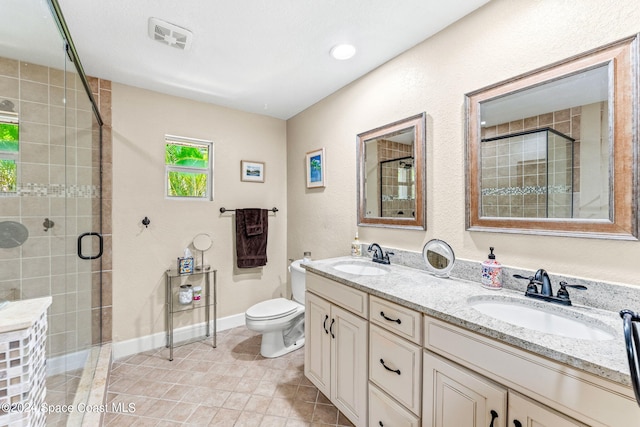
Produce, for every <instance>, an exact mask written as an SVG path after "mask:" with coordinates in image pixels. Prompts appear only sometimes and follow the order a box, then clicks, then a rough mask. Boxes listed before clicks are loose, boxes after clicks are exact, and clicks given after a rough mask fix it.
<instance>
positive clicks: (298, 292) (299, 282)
mask: <svg viewBox="0 0 640 427" xmlns="http://www.w3.org/2000/svg"><path fill="white" fill-rule="evenodd" d="M301 263H302V260H301V259H299V260H297V261H293V262H292V263H291V265H290V266H289V271H290V272H291V293H292V294H293V300H294V301H296V302H299V303H300V304H304V291H305V288H306V287H305V283H304V280H305V273H306V270H305V269H304V268H302V267H301V266H300V264H301Z"/></svg>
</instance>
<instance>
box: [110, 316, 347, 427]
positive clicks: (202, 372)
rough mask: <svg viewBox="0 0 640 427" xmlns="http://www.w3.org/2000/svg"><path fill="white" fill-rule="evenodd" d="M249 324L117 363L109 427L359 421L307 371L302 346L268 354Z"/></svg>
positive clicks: (314, 426)
mask: <svg viewBox="0 0 640 427" xmlns="http://www.w3.org/2000/svg"><path fill="white" fill-rule="evenodd" d="M260 339H261V337H260V335H259V334H256V333H254V332H252V331H249V330H248V329H246V328H245V327H244V326H243V327H239V328H235V329H231V330H228V331H223V332H220V333H219V334H218V347H217V348H213V347H212V346H211V342H210V341H199V342H195V343H191V344H186V345H184V346H181V347H177V348H175V349H174V360H173V361H172V362H170V361H169V360H167V356H168V350H167V349H165V348H161V349H158V350H155V351H149V352H145V353H140V354H137V355H133V356H129V357H126V358H122V359H118V360H115V361H114V362H113V365H112V370H111V376H110V380H109V385H108V394H107V401H108V402H109V405H111V403H112V402H113V403H116V405H117V404H118V403H122V404H124V405H120V407H128V405H129V404H134V405H135V413H125V412H120V413H117V412H108V413H106V414H105V417H104V423H103V425H104V426H109V427H112V426H113V427H116V426H117V427H119V426H124V425H126V426H217V427H224V426H238V427H239V426H258V427H267V426H269V427H270V426H284V427H298V426H311V427H317V426H327V427H329V426H353V424H351V423H350V422H349V421H348V420H347V419H346V418H345V417H344V415H342V414H341V413H340V412H339V411H338V410H337V409H336V407H335V406H333V405H332V404H331V403H330V402H329V401H328V399H327V398H326V397H325V396H324V395H323V394H322V393H320V392H318V389H317V388H316V387H315V386H313V384H311V382H309V380H307V379H306V378H305V376H304V373H303V368H304V350H302V349H301V350H297V351H294V352H293V353H289V354H288V355H285V356H282V357H279V358H275V359H266V358H264V357H262V356H261V355H260Z"/></svg>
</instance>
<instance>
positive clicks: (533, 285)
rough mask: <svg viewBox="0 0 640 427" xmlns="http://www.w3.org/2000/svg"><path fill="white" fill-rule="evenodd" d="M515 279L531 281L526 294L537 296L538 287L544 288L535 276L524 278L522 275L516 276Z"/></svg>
mask: <svg viewBox="0 0 640 427" xmlns="http://www.w3.org/2000/svg"><path fill="white" fill-rule="evenodd" d="M513 277H515V278H516V279H525V280H528V281H529V284H527V291H526V292H525V294H537V293H538V286H536V285H540V286H542V282H541V281H539V280H535V279H534V277H533V276H523V275H521V274H514V275H513Z"/></svg>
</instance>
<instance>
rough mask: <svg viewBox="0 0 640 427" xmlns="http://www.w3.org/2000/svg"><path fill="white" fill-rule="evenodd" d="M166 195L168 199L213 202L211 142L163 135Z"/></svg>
mask: <svg viewBox="0 0 640 427" xmlns="http://www.w3.org/2000/svg"><path fill="white" fill-rule="evenodd" d="M164 157H165V170H166V177H165V182H166V196H167V197H168V198H171V199H189V200H212V199H213V182H212V181H213V170H212V169H213V168H212V165H213V143H212V142H211V141H203V140H198V139H191V138H182V137H176V136H171V135H166V136H165V156H164Z"/></svg>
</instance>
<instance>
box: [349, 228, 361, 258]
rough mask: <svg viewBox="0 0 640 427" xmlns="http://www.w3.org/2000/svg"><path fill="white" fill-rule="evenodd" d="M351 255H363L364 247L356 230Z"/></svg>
mask: <svg viewBox="0 0 640 427" xmlns="http://www.w3.org/2000/svg"><path fill="white" fill-rule="evenodd" d="M351 256H362V248H361V246H360V240H358V232H357V231H356V237H355V238H354V239H353V242H351Z"/></svg>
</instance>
